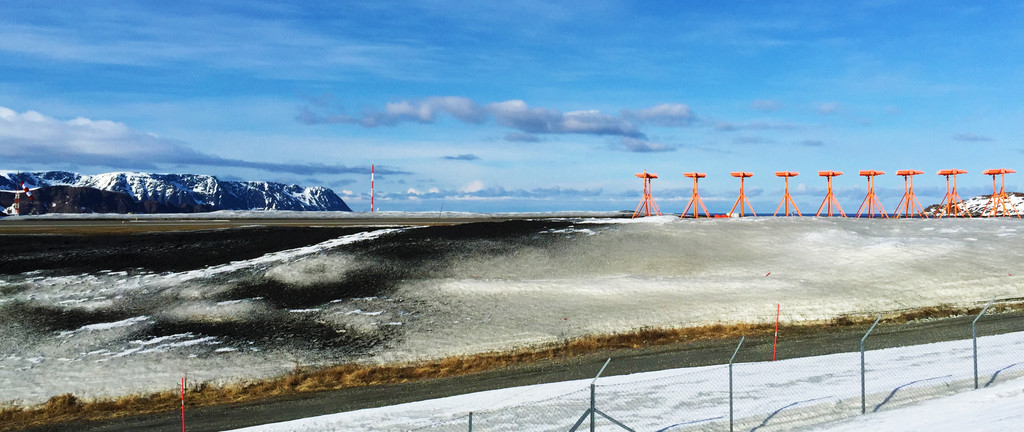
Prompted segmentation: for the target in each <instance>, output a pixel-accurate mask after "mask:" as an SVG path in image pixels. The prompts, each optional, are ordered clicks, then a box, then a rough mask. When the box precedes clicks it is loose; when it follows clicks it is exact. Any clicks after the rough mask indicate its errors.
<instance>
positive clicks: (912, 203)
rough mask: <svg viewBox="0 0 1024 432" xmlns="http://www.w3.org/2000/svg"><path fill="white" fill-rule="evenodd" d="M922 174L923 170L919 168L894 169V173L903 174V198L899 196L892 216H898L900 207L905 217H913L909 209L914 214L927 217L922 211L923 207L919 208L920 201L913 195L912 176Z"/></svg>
mask: <svg viewBox="0 0 1024 432" xmlns="http://www.w3.org/2000/svg"><path fill="white" fill-rule="evenodd" d="M920 174H924V171H919V170H899V171H896V175H898V176H903V198H900V203H899V204H897V205H896V211H895V212H894V213H893V214H892V216H893V217H895V218H899V217H900V209H903V214H904V216H905V217H908V218H910V217H913V216H912V215H911V213H910V212H911V211H913V212H914V213H913V214H915V215H920V216H921V217H924V218H927V217H928V215H926V214H925V213H924V209H923V208H921V203H920V202H918V201H917V196H915V195H914V176H916V175H920Z"/></svg>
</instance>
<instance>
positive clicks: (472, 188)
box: [461, 180, 484, 193]
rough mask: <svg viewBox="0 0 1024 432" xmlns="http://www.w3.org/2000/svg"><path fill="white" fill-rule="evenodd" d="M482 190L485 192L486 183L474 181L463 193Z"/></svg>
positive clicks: (465, 187) (464, 188)
mask: <svg viewBox="0 0 1024 432" xmlns="http://www.w3.org/2000/svg"><path fill="white" fill-rule="evenodd" d="M482 190H484V182H482V181H480V180H473V181H472V182H470V183H469V184H468V185H466V186H464V187H463V188H462V189H461V191H462V192H465V193H475V192H480V191H482Z"/></svg>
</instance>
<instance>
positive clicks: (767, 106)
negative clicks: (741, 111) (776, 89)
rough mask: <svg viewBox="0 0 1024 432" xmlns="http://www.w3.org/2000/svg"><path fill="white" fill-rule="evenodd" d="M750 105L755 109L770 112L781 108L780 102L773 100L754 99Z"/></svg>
mask: <svg viewBox="0 0 1024 432" xmlns="http://www.w3.org/2000/svg"><path fill="white" fill-rule="evenodd" d="M750 107H751V108H753V109H754V110H756V111H764V112H772V111H778V110H780V109H782V103H780V102H778V101H773V100H766V99H755V100H754V101H753V102H751V103H750Z"/></svg>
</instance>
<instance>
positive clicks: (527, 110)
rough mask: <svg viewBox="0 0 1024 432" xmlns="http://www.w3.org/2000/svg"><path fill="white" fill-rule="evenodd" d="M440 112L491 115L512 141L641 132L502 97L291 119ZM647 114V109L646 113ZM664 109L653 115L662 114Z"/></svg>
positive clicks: (382, 118)
mask: <svg viewBox="0 0 1024 432" xmlns="http://www.w3.org/2000/svg"><path fill="white" fill-rule="evenodd" d="M441 113H445V114H448V115H451V116H452V117H454V118H456V119H458V120H460V121H463V122H465V123H471V124H480V123H483V122H485V121H486V120H487V119H489V118H493V119H494V120H495V121H496V122H498V123H499V124H501V125H504V126H507V127H510V128H513V129H516V130H517V131H519V133H520V134H519V135H508V136H506V140H508V138H509V137H510V136H511V137H512V139H511V140H512V141H515V140H519V141H532V140H531V139H530V136H531V135H538V134H584V135H613V136H625V137H633V138H642V137H644V134H643V133H642V132H640V130H639V129H638V128H637V126H636V125H635V124H634V123H633V122H631V121H629V120H626V119H623V118H621V117H617V116H614V115H609V114H605V113H602V112H600V111H598V110H582V111H570V112H564V113H563V112H561V111H559V110H556V109H551V108H542V107H530V106H529V105H527V104H526V102H524V101H522V100H518V99H515V100H507V101H503V102H495V103H490V104H487V105H484V106H481V105H480V104H478V103H476V102H474V101H472V100H470V99H469V98H465V97H461V96H443V97H431V98H427V99H423V100H420V101H398V102H389V103H387V104H386V105H385V107H384V109H383V110H381V111H372V112H367V113H364V114H363V115H362V116H358V117H357V116H350V115H344V114H341V115H321V114H317V113H315V112H313V111H312V110H311V109H310V108H309V107H306V108H303V109H302V111H301V112H300V113H299V115H298V116H297V117H296V119H297V120H298V121H300V122H302V123H305V124H311V125H312V124H325V123H334V124H355V125H360V126H363V127H367V128H372V127H377V126H395V125H398V124H400V123H407V122H414V123H421V124H430V123H434V121H435V119H436V118H437V116H438V115H439V114H441ZM652 115H653V114H652ZM667 115H668V113H664V114H662V117H655V118H654V120H658V121H661V120H663V119H664V118H667V117H665V116H667Z"/></svg>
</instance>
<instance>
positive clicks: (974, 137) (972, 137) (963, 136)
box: [953, 132, 992, 142]
mask: <svg viewBox="0 0 1024 432" xmlns="http://www.w3.org/2000/svg"><path fill="white" fill-rule="evenodd" d="M953 139H955V140H957V141H966V142H989V141H992V137H988V136H984V135H978V134H975V133H970V132H966V133H958V134H956V135H953Z"/></svg>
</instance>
